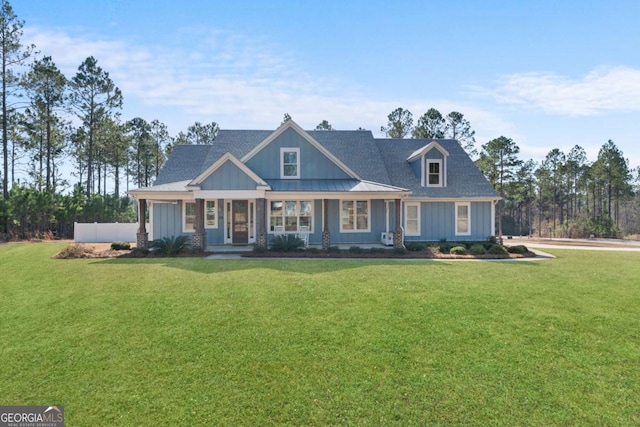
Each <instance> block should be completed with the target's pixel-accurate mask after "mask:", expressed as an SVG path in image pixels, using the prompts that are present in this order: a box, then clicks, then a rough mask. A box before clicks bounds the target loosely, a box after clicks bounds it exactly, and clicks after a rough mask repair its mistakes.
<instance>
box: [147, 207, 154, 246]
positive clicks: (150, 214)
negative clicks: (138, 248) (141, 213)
mask: <svg viewBox="0 0 640 427" xmlns="http://www.w3.org/2000/svg"><path fill="white" fill-rule="evenodd" d="M147 204H148V205H149V211H148V212H149V229H148V230H147V233H149V241H150V242H153V202H152V201H151V202H149V201H148V202H147Z"/></svg>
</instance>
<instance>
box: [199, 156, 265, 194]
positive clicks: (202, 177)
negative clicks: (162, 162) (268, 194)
mask: <svg viewBox="0 0 640 427" xmlns="http://www.w3.org/2000/svg"><path fill="white" fill-rule="evenodd" d="M228 163H231V164H232V165H234V166H235V167H236V168H237V169H239V171H240V172H241V173H242V174H244V175H245V176H246V177H248V178H249V179H250V180H252V181H253V182H255V183H256V184H257V185H262V186H268V184H267V183H266V182H265V181H264V180H263V179H262V178H260V177H259V176H258V175H257V174H256V173H255V172H253V171H252V170H251V169H249V168H248V167H247V166H246V165H245V164H244V163H242V162H241V161H240V160H238V159H237V158H236V157H235V156H234V155H233V154H231V153H228V152H227V153H225V154H223V155H222V156H221V157H220V158H219V159H218V160H216V161H215V162H214V163H213V164H212V165H211V166H209V167H208V168H207V169H205V170H204V171H202V172H201V173H200V174H199V175H198V176H196V177H195V178H194V179H193V180H191V182H190V183H189V187H196V188H198V187H200V186H201V185H202V184H203V183H204V182H205V181H206V180H207V178H209V177H210V176H212V175H213V174H214V173H215V172H216V171H217V170H218V169H220V168H222V167H223V166H225V165H227V164H228Z"/></svg>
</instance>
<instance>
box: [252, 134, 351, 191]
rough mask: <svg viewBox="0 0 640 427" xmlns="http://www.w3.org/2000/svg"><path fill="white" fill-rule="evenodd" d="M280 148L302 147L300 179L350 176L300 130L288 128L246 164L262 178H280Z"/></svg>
mask: <svg viewBox="0 0 640 427" xmlns="http://www.w3.org/2000/svg"><path fill="white" fill-rule="evenodd" d="M280 148H300V159H299V161H300V179H346V178H349V176H348V175H347V174H346V173H345V172H343V171H342V169H340V168H338V166H336V164H335V163H333V162H332V161H331V160H329V159H328V158H327V157H326V156H325V155H324V154H322V153H321V152H320V151H318V149H317V148H315V147H314V146H312V145H311V144H309V142H308V141H307V140H306V139H304V138H303V137H302V136H301V135H300V134H299V133H298V132H296V131H295V130H293V129H287V130H286V131H284V133H283V134H282V135H280V136H279V137H278V138H276V139H275V140H273V141H272V142H271V143H270V144H269V145H267V146H266V147H264V148H263V149H262V150H261V151H260V152H259V153H257V154H256V155H255V156H253V157H252V158H251V159H250V160H249V161H248V162H247V163H246V164H247V166H248V167H249V168H251V170H252V171H254V172H255V173H257V174H258V175H259V176H260V177H262V179H280Z"/></svg>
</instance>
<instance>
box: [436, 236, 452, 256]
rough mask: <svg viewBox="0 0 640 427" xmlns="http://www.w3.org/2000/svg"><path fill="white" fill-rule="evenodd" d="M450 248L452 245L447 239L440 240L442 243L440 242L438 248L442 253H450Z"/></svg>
mask: <svg viewBox="0 0 640 427" xmlns="http://www.w3.org/2000/svg"><path fill="white" fill-rule="evenodd" d="M449 249H451V245H450V244H448V243H447V241H446V240H444V241H443V240H442V239H441V240H440V243H439V244H438V250H439V251H440V253H441V254H448V253H449Z"/></svg>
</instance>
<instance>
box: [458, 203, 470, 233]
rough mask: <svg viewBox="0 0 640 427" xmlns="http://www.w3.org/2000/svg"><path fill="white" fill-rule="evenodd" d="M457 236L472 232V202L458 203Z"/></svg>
mask: <svg viewBox="0 0 640 427" xmlns="http://www.w3.org/2000/svg"><path fill="white" fill-rule="evenodd" d="M455 221H456V236H468V235H470V234H471V204H470V203H456V218H455Z"/></svg>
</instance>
